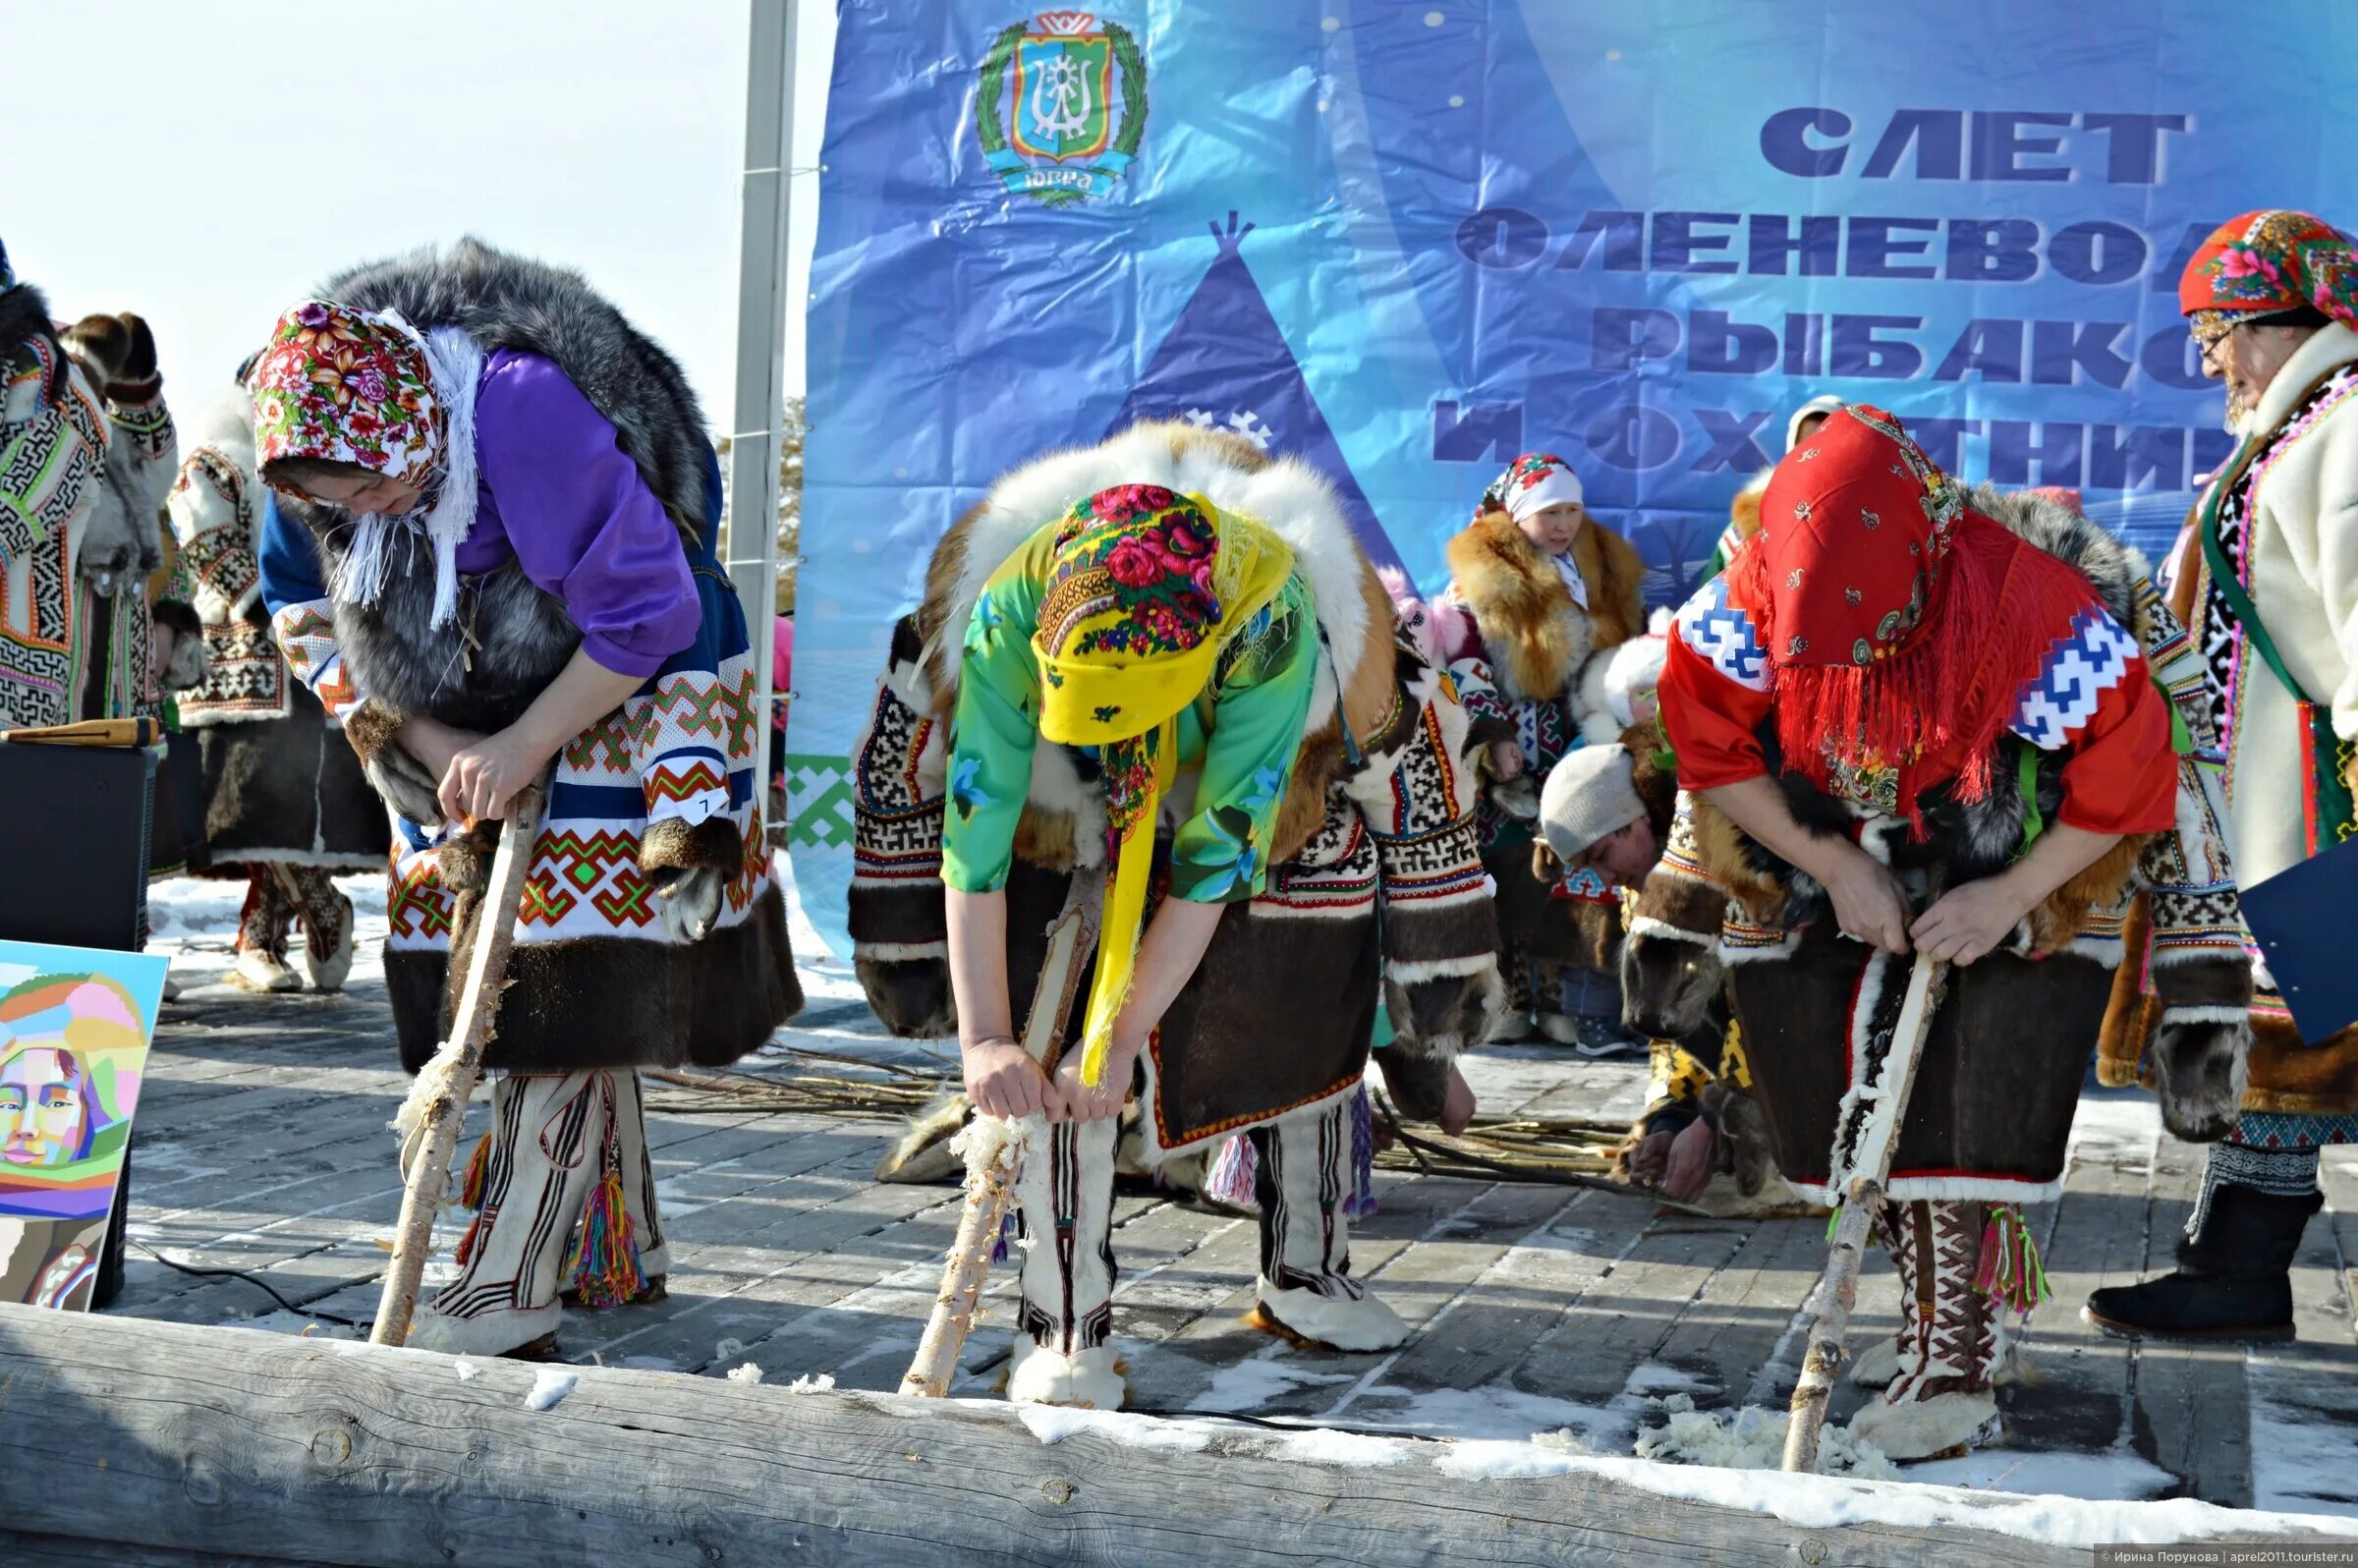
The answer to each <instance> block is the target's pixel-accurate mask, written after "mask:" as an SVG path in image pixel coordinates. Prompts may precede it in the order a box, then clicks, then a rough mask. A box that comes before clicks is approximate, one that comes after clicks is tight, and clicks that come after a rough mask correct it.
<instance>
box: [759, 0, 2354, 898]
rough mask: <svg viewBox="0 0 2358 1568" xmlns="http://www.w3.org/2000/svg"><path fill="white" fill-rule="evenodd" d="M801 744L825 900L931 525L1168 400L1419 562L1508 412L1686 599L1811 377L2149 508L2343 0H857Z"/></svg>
mask: <svg viewBox="0 0 2358 1568" xmlns="http://www.w3.org/2000/svg"><path fill="white" fill-rule="evenodd" d="M841 13H842V21H841V27H840V28H839V29H838V33H837V55H836V60H835V70H834V78H833V84H832V88H831V92H830V96H829V100H828V113H827V138H826V146H825V150H824V152H823V154H822V163H823V172H822V175H821V181H822V186H821V189H822V197H821V202H820V218H819V235H818V243H817V252H816V259H815V261H814V268H813V289H812V302H811V313H810V335H809V344H810V415H811V432H810V437H809V441H808V445H807V447H806V463H807V469H806V484H807V489H806V493H805V501H804V518H805V526H804V533H803V540H804V550H805V554H806V556H807V562H806V564H805V566H804V568H803V577H802V584H801V588H800V590H799V613H798V625H797V629H796V646H795V655H796V658H795V674H796V684H797V689H798V690H797V699H798V700H796V702H795V703H794V705H793V708H792V717H791V721H790V722H791V734H790V743H789V744H790V748H791V751H790V756H789V767H790V772H791V792H790V799H791V802H792V807H793V812H794V833H793V843H794V851H793V853H794V858H795V862H796V868H797V874H798V879H799V881H800V883H801V885H802V888H803V892H804V896H805V899H806V902H807V904H808V905H809V907H810V908H811V911H812V914H813V917H814V920H815V921H816V923H817V924H818V925H819V927H820V929H821V930H822V932H825V933H827V934H828V935H829V938H830V940H833V939H836V937H837V936H838V935H839V934H840V931H841V918H842V916H841V911H842V903H843V888H844V884H845V881H846V879H847V877H848V871H849V857H850V848H849V846H850V839H851V813H850V794H849V778H848V765H847V762H846V754H847V752H848V750H849V748H850V746H851V744H852V741H853V739H854V737H855V735H856V734H857V731H858V729H859V726H860V724H861V722H862V720H863V718H864V717H865V715H866V712H867V709H868V704H869V694H870V689H871V688H872V686H873V683H874V681H875V678H876V676H877V674H878V672H879V671H880V669H881V667H882V664H883V658H884V651H885V646H886V640H887V638H888V636H889V632H890V628H891V624H892V621H893V620H894V618H895V617H896V616H898V615H899V614H901V613H902V612H903V611H905V610H906V609H908V608H909V607H910V606H911V605H912V604H914V603H915V601H916V596H917V592H918V586H919V582H920V578H921V575H922V573H923V571H924V566H925V559H926V551H927V550H928V549H929V548H930V546H931V544H932V542H933V541H934V539H935V538H937V537H938V536H939V535H940V533H941V532H942V531H943V529H945V528H946V527H947V526H948V524H949V522H950V520H951V519H952V518H953V517H955V516H956V515H957V514H958V513H959V512H960V511H961V510H962V509H964V508H965V507H967V506H970V505H972V504H973V503H974V501H975V500H977V499H978V498H979V497H980V495H981V493H982V492H983V489H984V487H985V486H986V485H987V484H988V483H989V482H990V480H991V478H992V477H993V476H995V475H997V474H998V473H999V472H1001V471H1002V470H1004V469H1006V468H1008V467H1009V466H1011V465H1013V464H1016V463H1018V462H1021V461H1023V460H1025V459H1027V458H1029V457H1031V456H1033V455H1035V454H1037V453H1039V451H1041V450H1043V449H1045V448H1048V447H1052V446H1057V445H1062V444H1069V443H1074V442H1091V441H1095V440H1097V439H1099V438H1101V437H1102V436H1104V435H1105V434H1107V433H1108V432H1109V431H1111V430H1113V429H1116V428H1119V427H1120V426H1122V425H1124V424H1127V423H1128V422H1130V421H1131V420H1134V419H1137V418H1140V417H1147V416H1167V417H1177V418H1183V419H1187V420H1196V421H1198V422H1201V423H1207V424H1217V425H1220V426H1222V427H1225V428H1230V429H1235V430H1238V431H1241V432H1243V433H1245V434H1247V435H1249V436H1251V437H1252V438H1253V439H1255V440H1256V441H1258V442H1260V443H1262V444H1263V446H1264V447H1266V448H1267V449H1269V450H1271V451H1275V452H1286V453H1297V454H1300V455H1302V456H1304V457H1305V458H1307V459H1309V460H1310V461H1312V462H1314V463H1317V464H1318V465H1319V466H1320V467H1321V468H1323V469H1325V470H1326V471H1327V472H1328V473H1329V474H1330V475H1331V476H1333V477H1334V479H1335V481H1336V482H1337V484H1338V485H1339V486H1340V487H1341V489H1342V492H1343V495H1344V497H1345V501H1346V504H1347V506H1348V508H1349V510H1350V512H1351V514H1352V517H1353V519H1354V521H1355V523H1356V524H1357V526H1358V527H1359V529H1360V531H1361V533H1362V536H1363V537H1364V538H1365V539H1366V540H1367V542H1368V544H1369V546H1370V548H1371V550H1372V551H1373V552H1374V553H1375V554H1376V555H1377V556H1378V557H1379V558H1390V559H1395V560H1397V561H1398V562H1400V563H1401V564H1402V565H1403V566H1405V568H1406V569H1407V570H1408V572H1409V574H1410V575H1411V577H1412V578H1413V579H1415V581H1417V582H1418V583H1419V584H1420V585H1421V586H1422V587H1424V588H1427V589H1429V590H1432V589H1437V588H1439V587H1440V586H1441V584H1442V582H1443V581H1444V580H1445V578H1446V572H1445V569H1444V568H1443V566H1442V555H1441V550H1442V545H1443V543H1444V541H1445V540H1446V539H1447V537H1448V536H1449V534H1450V533H1451V532H1454V531H1455V530H1456V529H1458V528H1459V527H1461V526H1462V525H1463V524H1464V522H1465V520H1466V518H1467V516H1468V515H1469V514H1470V512H1471V511H1472V508H1473V505H1474V502H1475V500H1476V498H1477V497H1478V496H1479V494H1480V492H1481V490H1482V488H1483V486H1484V485H1485V484H1486V483H1487V482H1488V480H1489V479H1491V478H1492V477H1493V476H1496V474H1497V473H1498V472H1499V471H1500V470H1501V469H1503V468H1504V467H1505V466H1506V464H1507V463H1508V462H1509V461H1511V460H1512V459H1513V458H1514V457H1515V456H1516V455H1517V454H1518V453H1519V452H1522V451H1524V450H1526V449H1532V448H1544V449H1547V450H1551V451H1554V452H1557V453H1560V454H1561V455H1562V456H1564V457H1565V458H1567V459H1568V460H1569V461H1570V462H1571V463H1572V465H1573V467H1574V468H1575V469H1576V470H1578V472H1579V474H1580V476H1581V478H1582V480H1583V482H1584V484H1585V485H1586V486H1587V491H1588V497H1589V503H1590V506H1591V509H1592V511H1593V512H1594V513H1595V514H1596V515H1597V516H1598V517H1599V518H1600V520H1601V521H1602V522H1604V523H1605V524H1606V525H1608V526H1610V527H1613V528H1616V529H1618V530H1620V531H1621V532H1624V533H1626V534H1628V535H1629V536H1630V537H1631V538H1632V539H1633V540H1634V541H1635V542H1636V543H1637V544H1638V546H1639V548H1640V550H1641V551H1642V552H1643V553H1644V554H1645V556H1646V558H1647V561H1648V563H1649V567H1650V582H1649V587H1650V589H1651V591H1652V593H1653V596H1654V597H1655V598H1656V600H1657V601H1660V602H1668V601H1670V600H1673V599H1676V598H1678V597H1681V596H1683V594H1684V592H1685V590H1686V588H1687V587H1688V586H1689V585H1690V584H1691V582H1692V580H1693V577H1694V574H1695V569H1696V567H1697V566H1698V565H1699V564H1700V562H1701V561H1702V560H1703V559H1704V558H1705V557H1706V556H1708V555H1709V553H1710V552H1711V550H1712V545H1713V543H1714V541H1715V539H1716V537H1717V534H1718V532H1719V531H1720V529H1721V527H1722V526H1723V525H1724V523H1725V521H1726V516H1727V503H1728V499H1729V497H1730V496H1731V495H1732V494H1733V492H1734V491H1735V490H1736V488H1737V487H1738V486H1739V485H1740V484H1741V483H1742V482H1743V481H1744V480H1745V479H1746V478H1747V477H1749V476H1751V475H1752V474H1753V473H1755V472H1757V471H1759V470H1761V469H1763V468H1766V467H1768V465H1769V464H1770V463H1771V462H1772V461H1773V460H1774V459H1775V458H1776V457H1777V456H1779V455H1780V453H1781V448H1782V444H1783V430H1784V423H1785V415H1786V412H1787V411H1789V410H1790V409H1791V408H1793V407H1794V406H1795V405H1798V404H1799V403H1801V402H1803V401H1805V400H1806V399H1808V398H1810V397H1813V396H1816V395H1818V394H1821V393H1831V394H1834V395H1836V396H1839V397H1843V398H1848V399H1861V400H1869V401H1873V402H1876V403H1880V404H1881V405H1882V406H1884V407H1886V408H1889V409H1891V410H1892V411H1893V412H1895V413H1897V414H1899V415H1900V416H1901V417H1902V418H1903V419H1904V420H1906V421H1907V423H1908V425H1909V427H1910V428H1911V429H1912V430H1913V431H1915V432H1917V433H1918V434H1919V435H1920V436H1921V437H1922V438H1923V439H1924V441H1925V444H1926V446H1927V447H1928V449H1929V450H1931V452H1932V453H1933V455H1934V457H1935V459H1936V460H1937V461H1938V462H1940V463H1941V464H1943V465H1944V466H1946V467H1948V468H1950V469H1951V470H1952V471H1955V472H1959V473H1962V474H1964V475H1966V476H1971V477H1976V478H1983V477H1986V478H1989V479H1992V480H1994V481H1996V482H1998V483H2000V484H2005V485H2023V484H2049V485H2064V486H2069V487H2072V488H2076V489H2078V490H2080V491H2081V492H2082V494H2083V497H2084V498H2085V500H2086V502H2087V504H2088V507H2089V510H2090V512H2091V513H2092V515H2094V516H2096V517H2098V518H2099V519H2100V520H2103V521H2105V522H2107V523H2110V524H2112V525H2113V526H2115V527H2116V528H2119V529H2120V530H2121V532H2124V533H2125V534H2127V535H2128V536H2129V537H2131V538H2132V539H2133V540H2134V541H2136V542H2139V543H2142V544H2144V545H2146V546H2147V547H2148V548H2149V549H2151V548H2154V547H2156V546H2157V545H2165V544H2166V543H2167V541H2168V539H2169V538H2170V536H2171V535H2172V534H2173V533H2174V532H2175V529H2176V526H2177V523H2178V520H2179V519H2180V517H2181V516H2182V515H2183V513H2184V511H2185V506H2186V502H2187V499H2188V495H2187V492H2188V491H2189V489H2190V487H2191V485H2192V482H2193V479H2194V476H2197V475H2199V474H2202V473H2204V472H2206V471H2207V470H2208V469H2210V468H2211V467H2213V466H2215V465H2216V464H2217V463H2218V461H2219V460H2220V458H2221V457H2222V456H2223V455H2224V454H2225V452H2226V451H2227V449H2228V447H2229V444H2230V443H2229V441H2228V438H2227V437H2226V435H2225V433H2224V432H2223V431H2222V430H2221V429H2220V427H2219V421H2220V417H2221V399H2220V397H2219V395H2218V391H2217V390H2216V388H2215V385H2214V384H2213V383H2208V382H2206V381H2205V380H2204V379H2203V377H2202V375H2201V372H2200V369H2199V366H2198V364H2197V362H2196V360H2195V358H2194V356H2193V353H2192V351H2191V348H2190V345H2189V341H2188V338H2187V335H2186V332H2185V330H2184V327H2183V326H2182V324H2181V323H2180V321H2179V317H2178V311H2177V304H2176V298H2175V285H2176V279H2177V274H2178V270H2179V268H2180V266H2181V265H2182V263H2183V261H2184V258H2185V256H2186V255H2187V253H2188V252H2189V251H2190V250H2191V248H2192V246H2193V245H2194V243H2195V242H2196V241H2197V240H2198V239H2199V238H2200V237H2201V235H2202V234H2204V233H2206V232H2207V231H2208V230H2209V229H2211V228H2212V227H2213V226H2215V225H2216V224H2218V222H2220V221H2221V220H2223V219H2225V218H2226V217H2229V216H2231V215H2233V214H2235V213H2237V212H2240V211H2244V210H2247V209H2249V208H2252V207H2258V206H2301V207H2307V208H2309V209H2311V210H2315V211H2319V212H2322V213H2323V214H2325V215H2326V216H2327V217H2329V218H2330V219H2339V220H2340V221H2344V222H2347V221H2350V220H2351V214H2350V213H2349V212H2347V211H2345V208H2347V207H2348V206H2349V205H2350V203H2349V202H2348V201H2347V200H2346V199H2345V197H2344V186H2345V185H2346V181H2344V180H2339V179H2336V178H2335V177H2332V176H2330V173H2329V172H2328V171H2329V169H2330V167H2331V166H2333V165H2335V164H2338V162H2339V158H2338V157H2337V156H2334V155H2331V149H2336V148H2346V147H2348V146H2351V145H2353V144H2358V138H2354V137H2353V135H2352V133H2353V130H2358V126H2354V125H2353V118H2354V117H2358V94H2353V93H2352V91H2351V90H2350V89H2351V87H2352V86H2353V85H2358V81H2354V80H2353V79H2358V6H2351V5H2349V4H2347V3H2346V0H2287V3H2284V4H2279V5H2276V6H2274V7H2272V8H2270V10H2269V11H2268V13H2267V20H2266V26H2265V27H2264V28H2252V27H2242V26H2237V25H2235V24H2234V23H2233V22H2232V21H2231V20H2229V19H2227V18H2225V17H2224V16H2223V15H2222V13H2221V12H2220V10H2219V8H2218V6H2216V5H2202V6H2198V5H2195V4H2191V3H2187V0H2150V3H2148V4H2145V5H2141V6H2133V7H2131V6H2120V5H2118V4H2114V3H2109V0H1917V3H1915V4H1911V5H1907V6H1892V5H1888V4H1867V3H1863V0H1861V3H1853V0H1822V3H1815V4H1813V3H1807V0H1786V3H1778V4H1770V3H1766V0H1670V3H1665V4H1662V5H1657V6H1650V7H1649V6H1631V5H1628V4H1625V3H1614V4H1607V3H1604V0H1526V3H1518V0H1437V3H1433V4H1430V5H1427V4H1419V3H1415V0H1297V3H1293V4H1270V3H1268V0H1130V3H1128V4H1126V5H1125V6H1124V7H1123V8H1121V9H1118V10H1109V11H1105V12H1101V13H1098V12H1081V11H1048V12H1038V13H1025V12H1022V11H1020V10H1018V9H1016V8H1014V7H1010V8H1009V9H1007V10H1006V11H1004V12H1003V13H1002V12H997V11H993V10H992V9H990V7H989V6H988V5H987V4H981V3H977V4H960V5H957V6H945V5H938V4H927V3H923V0H845V3H844V4H843V5H842V7H841Z"/></svg>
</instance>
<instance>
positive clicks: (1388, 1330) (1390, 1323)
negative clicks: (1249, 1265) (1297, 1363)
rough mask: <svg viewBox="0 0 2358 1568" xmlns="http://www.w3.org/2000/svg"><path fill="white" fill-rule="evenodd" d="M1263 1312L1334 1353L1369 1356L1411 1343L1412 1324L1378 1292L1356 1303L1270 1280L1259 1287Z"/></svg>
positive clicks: (1261, 1281) (1372, 1292) (1361, 1296)
mask: <svg viewBox="0 0 2358 1568" xmlns="http://www.w3.org/2000/svg"><path fill="white" fill-rule="evenodd" d="M1255 1289H1256V1291H1257V1292H1258V1294H1259V1295H1260V1297H1261V1310H1262V1311H1263V1312H1265V1313H1267V1314H1268V1315H1269V1316H1271V1317H1274V1318H1276V1319H1277V1321H1279V1322H1281V1323H1283V1324H1284V1325H1285V1326H1286V1327H1288V1328H1290V1329H1292V1330H1293V1331H1294V1332H1295V1333H1297V1334H1299V1335H1301V1336H1302V1337H1303V1338H1304V1339H1308V1340H1311V1341H1314V1342H1315V1343H1318V1344H1320V1345H1324V1346H1326V1347H1328V1348H1329V1349H1332V1350H1348V1351H1358V1352H1361V1353H1363V1354H1364V1353H1366V1352H1370V1351H1377V1350H1390V1349H1392V1348H1394V1347H1395V1346H1398V1345H1404V1344H1406V1343H1407V1342H1408V1335H1409V1327H1408V1324H1407V1323H1405V1322H1403V1321H1401V1319H1400V1315H1399V1314H1398V1313H1396V1312H1394V1311H1392V1310H1391V1308H1389V1307H1387V1306H1386V1305H1384V1303H1383V1302H1382V1300H1381V1299H1380V1298H1378V1297H1377V1296H1376V1295H1375V1292H1374V1291H1365V1292H1362V1293H1361V1294H1360V1296H1359V1297H1358V1298H1357V1299H1356V1300H1354V1299H1351V1298H1348V1297H1341V1296H1321V1295H1319V1293H1318V1292H1317V1291H1315V1290H1279V1289H1277V1288H1276V1287H1275V1286H1273V1285H1271V1284H1270V1283H1269V1282H1268V1280H1267V1279H1266V1278H1263V1279H1261V1280H1260V1281H1259V1282H1258V1283H1257V1284H1256V1286H1255Z"/></svg>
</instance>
